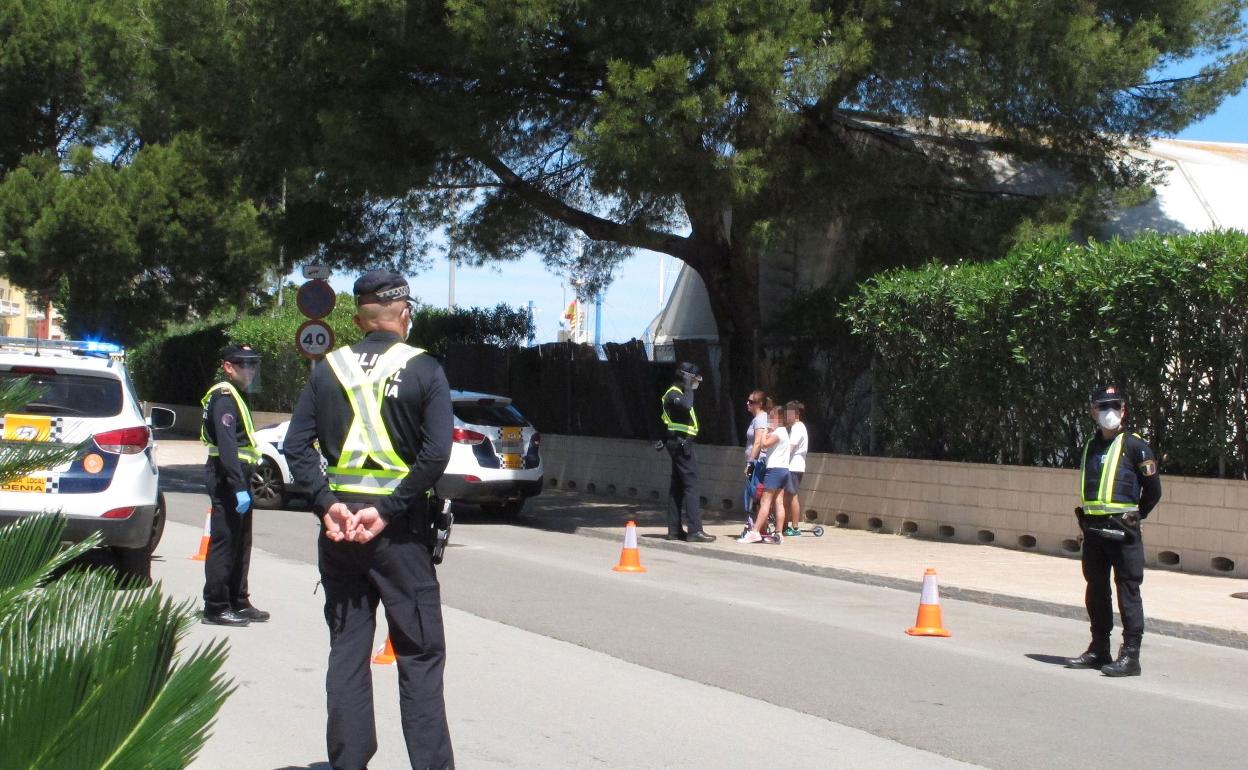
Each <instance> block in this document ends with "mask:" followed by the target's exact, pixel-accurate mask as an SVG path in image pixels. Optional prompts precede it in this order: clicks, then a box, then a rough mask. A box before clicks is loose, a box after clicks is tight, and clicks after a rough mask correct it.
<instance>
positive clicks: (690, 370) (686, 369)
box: [676, 361, 702, 381]
mask: <svg viewBox="0 0 1248 770" xmlns="http://www.w3.org/2000/svg"><path fill="white" fill-rule="evenodd" d="M676 374H677V375H678V376H684V375H686V374H687V375H689V376H690V377H693V378H694V379H695V380H698V381H701V380H702V375H701V374H700V373H699V370H698V365H697V364H694V363H690V362H688V361H683V362H681V364H680V366H678V367H676Z"/></svg>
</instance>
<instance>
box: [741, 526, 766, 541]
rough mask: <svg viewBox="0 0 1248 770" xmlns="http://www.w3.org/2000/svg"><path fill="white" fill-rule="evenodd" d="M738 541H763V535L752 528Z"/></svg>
mask: <svg viewBox="0 0 1248 770" xmlns="http://www.w3.org/2000/svg"><path fill="white" fill-rule="evenodd" d="M737 542H738V543H761V542H763V536H762V535H760V534H758V533H757V532H755V531H754V530H752V529H751V530H750V531H749V532H746V533H745V534H744V535H742V536H741V537H739V538H737Z"/></svg>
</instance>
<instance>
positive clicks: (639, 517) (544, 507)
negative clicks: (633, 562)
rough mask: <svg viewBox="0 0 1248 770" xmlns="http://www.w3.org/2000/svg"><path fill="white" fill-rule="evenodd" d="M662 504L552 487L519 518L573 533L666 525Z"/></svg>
mask: <svg viewBox="0 0 1248 770" xmlns="http://www.w3.org/2000/svg"><path fill="white" fill-rule="evenodd" d="M665 505H666V502H665V501H663V500H652V501H639V500H632V499H621V498H618V497H609V496H604V495H587V494H582V493H576V494H573V493H569V492H564V491H561V490H557V489H551V490H546V491H543V492H542V494H541V495H539V496H538V497H534V498H531V499H530V500H529V503H528V505H527V506H525V509H524V512H523V513H521V514H520V516H519V518H518V521H519V522H520V523H522V524H526V525H529V526H533V527H537V528H539V529H544V530H547V531H550V532H564V533H573V532H576V531H577V530H578V529H581V528H583V527H589V528H594V529H600V528H605V529H609V528H613V527H618V528H620V529H623V528H624V525H625V524H627V523H628V522H630V521H634V522H637V525H638V526H642V527H665V526H667V515H666V513H665V510H664V507H665ZM456 515H457V516H458V514H456ZM702 520H703V522H704V523H706V524H725V523H727V524H731V523H735V522H742V521H743V518H742V515H741V514H738V513H733V512H730V511H728V512H722V513H721V512H715V511H706V510H704V511H703V512H702Z"/></svg>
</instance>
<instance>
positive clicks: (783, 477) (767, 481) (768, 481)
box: [763, 468, 789, 490]
mask: <svg viewBox="0 0 1248 770" xmlns="http://www.w3.org/2000/svg"><path fill="white" fill-rule="evenodd" d="M788 478H789V469H788V468H768V469H767V472H766V473H764V474H763V489H771V490H777V489H784V484H785V482H786V481H787V480H788Z"/></svg>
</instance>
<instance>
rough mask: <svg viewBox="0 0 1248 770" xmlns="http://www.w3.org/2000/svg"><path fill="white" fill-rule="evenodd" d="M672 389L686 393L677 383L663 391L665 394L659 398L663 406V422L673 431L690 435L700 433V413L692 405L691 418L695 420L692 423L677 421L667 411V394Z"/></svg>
mask: <svg viewBox="0 0 1248 770" xmlns="http://www.w3.org/2000/svg"><path fill="white" fill-rule="evenodd" d="M672 391H676V392H677V393H679V394H680V395H682V396H683V395H685V391H683V390H681V389H680V388H679V387H677V386H675V385H673V386H672V387H670V388H668V389H667V390H665V391H663V396H662V398H661V399H660V400H659V401H660V403H661V404H662V406H663V424H664V425H665V426H667V429H668V430H669V431H671V432H673V433H684V434H686V435H689V436H696V435H698V413H697V412H696V411H694V409H693V408H692V407H690V409H689V419H690V420H692V421H693V422H692V423H691V424H685V423H683V422H676V421H675V420H673V419H672V416H671V415H669V414H668V413H667V396H668V394H670V393H671V392H672Z"/></svg>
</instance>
